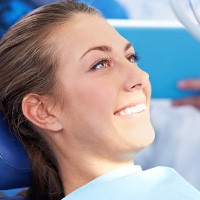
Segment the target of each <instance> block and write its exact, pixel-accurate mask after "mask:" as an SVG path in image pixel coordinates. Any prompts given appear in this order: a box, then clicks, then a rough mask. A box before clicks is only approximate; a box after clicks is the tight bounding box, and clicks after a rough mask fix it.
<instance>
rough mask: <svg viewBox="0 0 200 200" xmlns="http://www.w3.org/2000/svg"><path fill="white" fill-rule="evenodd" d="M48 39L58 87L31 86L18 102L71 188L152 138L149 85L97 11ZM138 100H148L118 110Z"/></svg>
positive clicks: (123, 160)
mask: <svg viewBox="0 0 200 200" xmlns="http://www.w3.org/2000/svg"><path fill="white" fill-rule="evenodd" d="M69 38H70V39H69ZM49 41H50V43H51V44H52V45H54V46H55V51H56V52H57V54H58V56H59V67H58V70H57V74H56V78H57V80H58V85H59V88H58V91H57V93H58V94H59V95H57V98H55V97H50V96H40V95H36V94H29V95H27V96H26V97H25V98H24V101H23V104H22V108H23V112H24V115H25V116H26V117H27V118H28V119H29V120H30V121H31V122H32V123H33V124H35V125H36V126H37V127H39V128H40V129H42V130H43V134H44V137H45V138H46V139H47V140H48V142H49V144H50V145H51V146H52V148H53V149H54V151H55V153H56V157H57V159H58V163H59V166H60V171H61V176H62V181H63V185H64V190H65V194H69V193H71V192H72V191H74V190H75V189H77V188H79V187H81V186H82V185H84V184H86V183H88V182H89V181H91V180H93V179H94V178H96V177H98V176H101V175H103V174H105V173H107V172H109V171H111V170H114V169H117V168H120V167H123V166H126V165H128V164H130V163H132V162H133V157H134V154H135V153H136V152H137V151H139V150H140V149H142V148H144V147H146V146H148V145H149V144H150V143H151V142H152V141H153V139H154V130H153V128H152V125H151V122H150V116H149V104H150V95H151V87H150V83H149V76H148V74H147V73H146V72H144V71H142V70H141V69H139V67H138V66H137V63H136V62H135V60H134V58H133V56H132V55H133V54H134V49H133V47H132V46H130V44H129V42H128V41H127V40H125V39H124V38H123V37H122V36H120V35H119V34H118V33H117V32H116V31H115V30H114V29H113V28H112V27H111V26H110V25H109V24H108V23H107V22H106V21H105V20H104V19H103V18H101V17H99V16H96V15H87V14H76V16H74V17H73V18H72V19H71V20H70V21H68V22H66V24H65V23H64V24H62V25H61V26H59V27H58V28H57V29H56V31H55V32H54V33H53V34H52V36H51V38H49ZM94 47H95V49H93V50H91V48H94ZM96 47H98V48H96ZM88 50H90V51H89V52H88ZM86 52H87V53H86ZM102 59H104V60H106V61H104V62H103V63H100V64H98V65H96V67H95V69H94V63H98V62H99V61H101V60H102ZM107 60H108V61H107ZM141 103H143V104H145V105H146V106H147V108H146V110H145V111H143V112H141V113H137V114H132V115H129V116H120V115H119V114H118V113H117V111H119V110H121V109H122V108H125V107H127V106H129V107H130V106H134V105H137V104H141Z"/></svg>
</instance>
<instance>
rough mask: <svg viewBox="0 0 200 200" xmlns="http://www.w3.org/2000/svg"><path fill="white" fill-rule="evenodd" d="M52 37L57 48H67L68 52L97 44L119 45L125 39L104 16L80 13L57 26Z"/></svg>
mask: <svg viewBox="0 0 200 200" xmlns="http://www.w3.org/2000/svg"><path fill="white" fill-rule="evenodd" d="M52 39H53V41H54V44H56V46H57V48H58V49H59V50H61V51H64V50H68V51H69V52H68V53H69V54H71V53H73V52H76V54H79V53H82V52H83V51H85V50H87V49H88V48H90V47H92V46H98V45H109V46H113V45H115V46H119V45H120V44H121V42H122V41H125V39H124V38H123V37H122V36H121V35H119V34H118V32H117V31H116V30H115V29H114V28H113V27H112V26H111V25H110V24H108V23H107V22H106V20H105V19H104V18H102V17H100V16H98V15H91V14H81V13H80V14H75V15H74V16H73V17H72V19H70V20H69V21H67V22H65V23H63V24H62V25H61V26H60V27H58V29H57V30H56V32H55V33H54V34H53V37H52ZM123 45H124V44H123V43H122V46H123ZM65 56H66V55H65ZM77 56H78V55H77Z"/></svg>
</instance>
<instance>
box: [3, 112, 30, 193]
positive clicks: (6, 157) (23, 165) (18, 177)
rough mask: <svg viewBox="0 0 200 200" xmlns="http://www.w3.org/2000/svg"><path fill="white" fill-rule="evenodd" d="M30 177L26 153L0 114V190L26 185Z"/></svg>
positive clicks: (28, 183)
mask: <svg viewBox="0 0 200 200" xmlns="http://www.w3.org/2000/svg"><path fill="white" fill-rule="evenodd" d="M30 177H31V165H30V162H29V158H28V155H27V153H26V151H25V149H24V147H23V145H22V144H21V143H20V142H19V140H18V139H17V138H16V137H15V135H14V134H13V133H12V132H11V131H10V130H9V128H8V124H7V123H6V122H5V120H4V119H3V116H2V115H1V114H0V180H1V181H0V190H7V189H13V188H21V187H28V186H29V185H30Z"/></svg>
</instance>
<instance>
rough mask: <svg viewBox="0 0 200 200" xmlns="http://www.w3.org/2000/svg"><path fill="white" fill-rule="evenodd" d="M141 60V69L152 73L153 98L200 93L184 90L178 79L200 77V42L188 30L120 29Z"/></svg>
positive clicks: (178, 96) (177, 96)
mask: <svg viewBox="0 0 200 200" xmlns="http://www.w3.org/2000/svg"><path fill="white" fill-rule="evenodd" d="M117 30H118V31H119V32H120V33H121V34H122V35H123V36H124V37H125V38H127V39H128V40H129V41H130V42H131V43H132V44H133V45H134V48H135V50H136V51H137V52H138V53H139V55H140V57H141V62H139V66H140V67H141V68H142V69H144V70H145V71H147V72H148V73H149V74H150V80H151V84H152V97H153V98H173V99H175V98H180V97H186V96H190V95H197V94H200V93H199V92H194V91H193V92H191V91H190V92H189V91H187V92H186V91H180V90H178V89H177V87H176V83H177V81H178V80H181V79H184V78H197V77H199V78H200V42H198V41H197V40H196V39H194V38H193V37H192V36H191V35H190V34H189V33H187V31H186V30H185V29H184V28H166V27H165V28H159V27H156V28H155V27H144V28H143V27H117Z"/></svg>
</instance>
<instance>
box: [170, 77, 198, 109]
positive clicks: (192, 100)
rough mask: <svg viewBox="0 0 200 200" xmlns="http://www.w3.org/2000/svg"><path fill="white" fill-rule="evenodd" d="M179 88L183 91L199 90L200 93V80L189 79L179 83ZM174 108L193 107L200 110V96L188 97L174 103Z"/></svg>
mask: <svg viewBox="0 0 200 200" xmlns="http://www.w3.org/2000/svg"><path fill="white" fill-rule="evenodd" d="M178 87H179V88H180V89H181V90H197V91H200V79H187V80H182V81H180V82H179V83H178ZM173 105H174V106H183V105H192V106H194V107H196V108H198V109H200V96H195V97H188V98H184V99H178V100H175V101H174V102H173Z"/></svg>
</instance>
